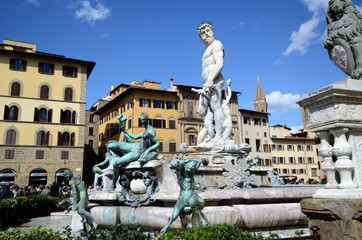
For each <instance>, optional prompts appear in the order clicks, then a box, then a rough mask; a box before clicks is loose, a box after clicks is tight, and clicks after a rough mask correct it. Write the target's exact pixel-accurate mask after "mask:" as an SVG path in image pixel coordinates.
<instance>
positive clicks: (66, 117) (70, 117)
mask: <svg viewBox="0 0 362 240" xmlns="http://www.w3.org/2000/svg"><path fill="white" fill-rule="evenodd" d="M75 117H76V111H73V112H71V111H70V110H65V111H63V110H60V122H61V123H73V124H75Z"/></svg>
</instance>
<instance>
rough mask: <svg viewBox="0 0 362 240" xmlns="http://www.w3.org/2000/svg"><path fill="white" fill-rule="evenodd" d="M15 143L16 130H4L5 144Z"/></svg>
mask: <svg viewBox="0 0 362 240" xmlns="http://www.w3.org/2000/svg"><path fill="white" fill-rule="evenodd" d="M15 143H16V131H15V130H14V129H10V130H8V131H7V132H6V144H7V145H15Z"/></svg>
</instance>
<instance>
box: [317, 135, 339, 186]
mask: <svg viewBox="0 0 362 240" xmlns="http://www.w3.org/2000/svg"><path fill="white" fill-rule="evenodd" d="M316 135H317V136H318V137H319V138H320V140H321V145H320V147H319V149H318V154H319V155H320V156H321V157H323V161H322V166H321V168H322V170H323V171H324V172H325V174H326V177H327V184H326V185H325V188H338V183H337V181H336V169H335V167H334V162H333V158H332V146H331V144H329V141H330V138H331V134H330V133H329V132H328V131H319V132H316Z"/></svg>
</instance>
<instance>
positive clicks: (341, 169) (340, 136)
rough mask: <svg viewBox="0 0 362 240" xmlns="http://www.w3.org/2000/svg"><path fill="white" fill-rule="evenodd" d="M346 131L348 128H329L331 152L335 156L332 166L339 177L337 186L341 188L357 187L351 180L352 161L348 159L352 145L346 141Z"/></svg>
mask: <svg viewBox="0 0 362 240" xmlns="http://www.w3.org/2000/svg"><path fill="white" fill-rule="evenodd" d="M348 131H349V129H348V128H336V129H332V130H330V132H331V133H332V134H333V135H334V145H333V148H332V153H333V155H335V156H336V157H337V161H336V162H335V164H334V167H335V169H336V170H337V171H338V173H339V175H340V178H341V182H340V184H339V186H338V187H339V188H341V189H350V188H356V187H357V185H356V184H354V183H353V181H352V172H353V163H352V161H351V159H350V156H351V154H352V147H351V146H350V145H349V143H348V142H347V138H346V133H347V132H348Z"/></svg>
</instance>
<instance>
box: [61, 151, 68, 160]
mask: <svg viewBox="0 0 362 240" xmlns="http://www.w3.org/2000/svg"><path fill="white" fill-rule="evenodd" d="M60 158H61V159H69V151H61V153H60Z"/></svg>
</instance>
